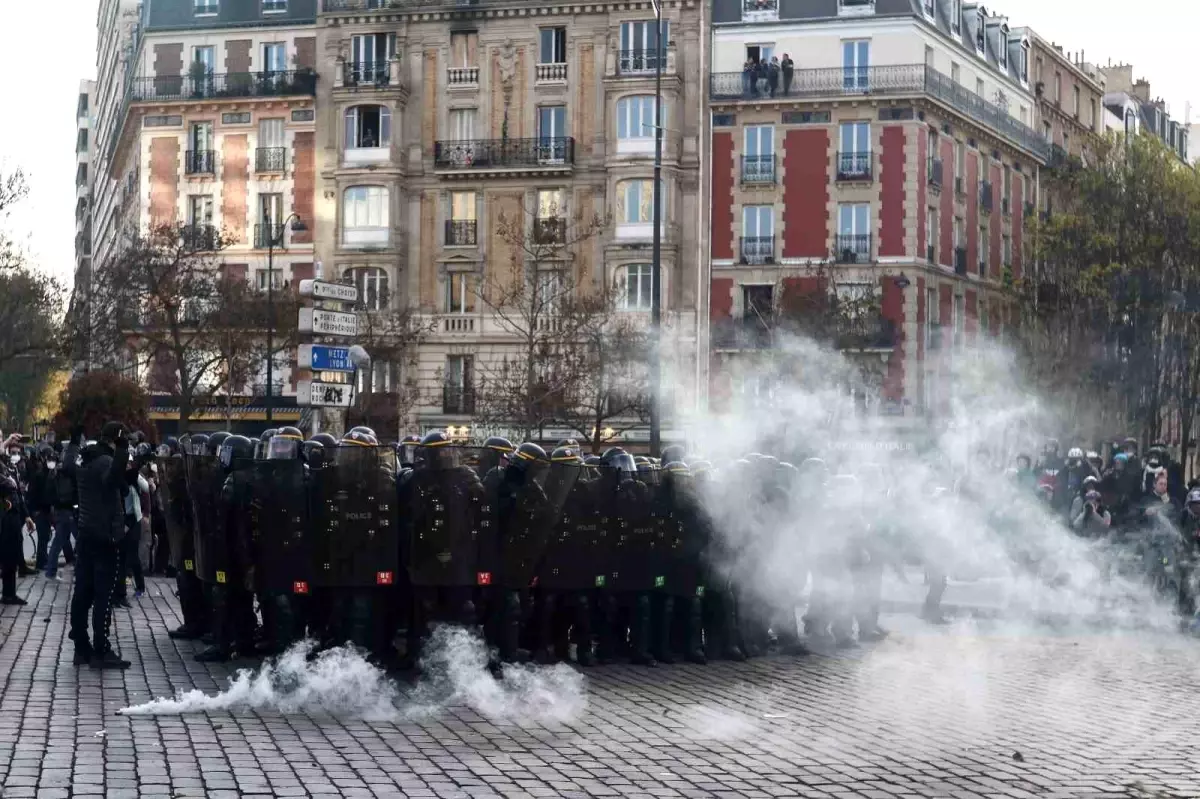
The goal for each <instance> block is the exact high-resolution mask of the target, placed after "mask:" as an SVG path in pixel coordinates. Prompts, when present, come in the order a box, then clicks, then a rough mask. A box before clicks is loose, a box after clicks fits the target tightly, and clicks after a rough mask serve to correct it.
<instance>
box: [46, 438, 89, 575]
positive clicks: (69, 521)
mask: <svg viewBox="0 0 1200 799" xmlns="http://www.w3.org/2000/svg"><path fill="white" fill-rule="evenodd" d="M82 440H83V428H82V427H75V428H74V429H73V430H71V438H70V440H69V441H68V442H67V448H66V450H65V451H64V452H63V457H62V461H61V462H59V461H58V460H57V459H56V458H54V457H51V459H50V460H48V461H47V462H46V468H47V470H48V471H49V473H50V476H51V477H50V480H51V483H52V486H53V488H52V494H53V506H54V538H53V540H51V542H50V552H49V553H48V554H47V555H46V578H47V579H50V580H57V579H59V577H58V556H59V554H60V553H61V552H63V551H64V550H65V549H66V548H67V547H69V546H70V545H71V537H72V536H74V535H75V534H76V525H75V509H76V507H77V506H78V503H79V487H78V485H77V484H76V477H75V470H76V468H77V466H78V463H79V445H80V443H81V441H82Z"/></svg>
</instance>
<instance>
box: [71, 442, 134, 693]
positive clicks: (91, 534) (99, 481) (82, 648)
mask: <svg viewBox="0 0 1200 799" xmlns="http://www.w3.org/2000/svg"><path fill="white" fill-rule="evenodd" d="M128 464H129V439H128V438H126V433H125V427H124V426H123V425H121V424H120V423H119V422H109V423H107V424H106V425H104V429H103V430H102V431H101V433H100V441H98V442H97V443H95V444H93V445H91V446H89V447H87V449H85V450H84V452H83V463H82V465H81V466H80V467H79V469H78V471H77V472H76V479H77V482H78V485H79V533H78V547H77V550H76V553H75V554H76V558H75V560H76V563H75V595H74V596H73V597H72V598H71V640H73V641H74V642H75V665H77V666H79V665H82V664H84V663H89V664H90V665H91V666H92V668H98V669H112V668H118V669H125V668H129V661H127V660H122V659H121V658H119V657H118V656H117V654H116V653H115V652H114V651H113V650H112V646H111V644H110V643H109V640H108V628H109V623H110V621H111V616H110V613H111V609H110V607H109V600H110V598H111V597H112V592H113V586H114V585H115V580H116V577H117V560H118V551H119V550H118V545H119V543H120V541H121V539H122V538H123V537H124V536H125V492H126V489H127V487H128V486H127V482H126V469H127V467H128ZM89 609H90V610H91V611H92V635H91V637H90V639H89V636H88V610H89Z"/></svg>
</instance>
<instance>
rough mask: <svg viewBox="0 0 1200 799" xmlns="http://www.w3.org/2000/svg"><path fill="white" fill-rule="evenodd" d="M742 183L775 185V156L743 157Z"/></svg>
mask: <svg viewBox="0 0 1200 799" xmlns="http://www.w3.org/2000/svg"><path fill="white" fill-rule="evenodd" d="M742 183H743V184H749V185H755V186H763V185H774V183H775V156H773V155H743V156H742Z"/></svg>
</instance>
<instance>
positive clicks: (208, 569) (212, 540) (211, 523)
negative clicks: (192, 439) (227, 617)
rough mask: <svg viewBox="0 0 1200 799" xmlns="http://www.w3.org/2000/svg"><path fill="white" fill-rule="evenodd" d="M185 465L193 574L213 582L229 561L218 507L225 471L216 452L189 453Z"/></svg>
mask: <svg viewBox="0 0 1200 799" xmlns="http://www.w3.org/2000/svg"><path fill="white" fill-rule="evenodd" d="M184 467H185V469H186V473H187V494H188V497H189V498H190V499H191V505H192V520H193V525H192V530H193V538H194V541H195V550H196V564H195V565H196V576H197V577H199V578H200V579H201V580H203V581H204V582H206V583H216V582H218V576H220V577H224V576H225V571H226V569H227V568H228V564H229V547H228V542H227V541H226V540H225V536H224V532H225V527H224V524H223V522H222V519H221V517H220V513H219V511H218V509H219V507H220V500H221V487H222V486H223V485H224V483H225V473H224V472H223V471H222V469H221V464H220V462H219V461H218V460H217V456H216V455H188V456H186V457H185V459H184ZM185 566H186V564H185ZM221 582H224V579H222V580H221Z"/></svg>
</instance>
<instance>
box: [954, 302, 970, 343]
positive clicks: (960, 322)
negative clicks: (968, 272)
mask: <svg viewBox="0 0 1200 799" xmlns="http://www.w3.org/2000/svg"><path fill="white" fill-rule="evenodd" d="M951 313H952V314H953V317H954V347H955V349H960V348H961V347H962V345H963V331H964V329H965V328H966V319H967V298H966V297H964V296H963V295H961V294H955V295H954V305H952V306H951Z"/></svg>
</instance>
